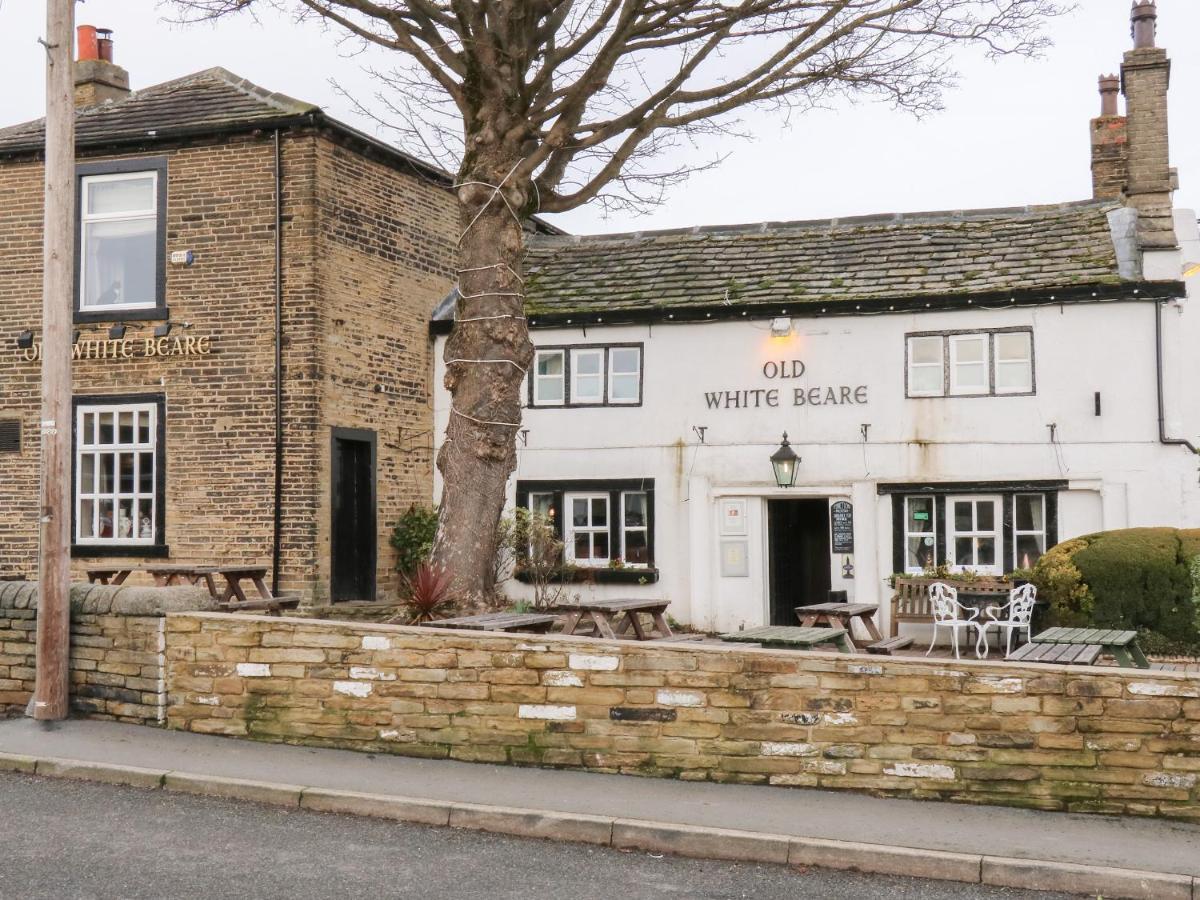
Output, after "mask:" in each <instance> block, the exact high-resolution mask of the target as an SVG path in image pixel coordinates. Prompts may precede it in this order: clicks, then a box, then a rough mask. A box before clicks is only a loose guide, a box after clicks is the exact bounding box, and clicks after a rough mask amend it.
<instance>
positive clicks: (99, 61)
mask: <svg viewBox="0 0 1200 900" xmlns="http://www.w3.org/2000/svg"><path fill="white" fill-rule="evenodd" d="M75 34H76V40H77V41H78V43H79V62H78V63H77V64H76V66H75V105H76V106H80V107H88V106H96V105H98V104H100V103H104V102H106V101H109V100H123V99H124V98H125V97H128V96H129V73H128V72H126V71H125V70H124V69H122V68H121V67H120V66H118V65H116V64H115V63H113V38H112V29H110V28H97V27H96V26H95V25H80V26H79V27H78V28H77V29H76V30H75Z"/></svg>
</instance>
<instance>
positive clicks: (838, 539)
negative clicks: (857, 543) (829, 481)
mask: <svg viewBox="0 0 1200 900" xmlns="http://www.w3.org/2000/svg"><path fill="white" fill-rule="evenodd" d="M829 520H830V523H831V526H832V528H831V530H832V532H833V546H832V547H831V548H830V549H831V550H832V552H834V553H853V552H854V507H853V506H851V505H850V503H849V501H847V500H839V501H837V503H835V504H833V506H831V507H829Z"/></svg>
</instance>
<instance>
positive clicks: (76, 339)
mask: <svg viewBox="0 0 1200 900" xmlns="http://www.w3.org/2000/svg"><path fill="white" fill-rule="evenodd" d="M82 335H83V332H82V331H79V330H78V329H76V330H75V331H74V332H73V333H72V334H71V343H72V344H78V343H79V338H80V337H81V336H82Z"/></svg>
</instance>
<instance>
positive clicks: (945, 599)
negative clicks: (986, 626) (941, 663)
mask: <svg viewBox="0 0 1200 900" xmlns="http://www.w3.org/2000/svg"><path fill="white" fill-rule="evenodd" d="M929 607H930V609H931V610H932V612H933V640H931V641H930V642H929V649H928V650H926V651H925V655H926V656H928V655H929V654H930V653H932V652H933V645H934V644H936V643H937V636H938V629H939V628H949V629H950V641H951V644H952V645H953V647H954V658H955V659H961V658H962V657H961V656H959V652H958V633H959V631H960V630H962V629H966V630H967V633H968V635H969V634H970V630H971V629H972V628H975V629H977V630H978V628H979V623H978V622H977V621H976V619H977V618H978V617H979V610H977V609H967V607H965V606H963V605H962V604H961V603H959V602H958V591H956V590H955V589H954V588H952V587H950V585H948V584H943V583H942V582H940V581H935V582H934V583H933V584H931V585H930V586H929ZM975 655H976V656H979V655H980V650H979V640H978V638H977V639H976V641H975Z"/></svg>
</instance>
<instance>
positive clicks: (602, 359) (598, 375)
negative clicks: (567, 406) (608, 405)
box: [570, 346, 608, 406]
mask: <svg viewBox="0 0 1200 900" xmlns="http://www.w3.org/2000/svg"><path fill="white" fill-rule="evenodd" d="M606 350H607V348H606V347H603V346H599V347H573V348H572V349H571V395H570V403H571V405H572V406H603V405H604V397H605V393H606V388H607V385H606V384H605V374H606V372H607V370H608V366H607V362H608V360H607V352H606ZM583 356H595V357H596V358H597V360H598V364H597V365H596V371H595V372H589V373H587V374H586V375H582V376H581V374H580V372H579V359H580V357H583ZM580 377H584V378H595V379H598V380H599V382H600V385H599V387H598V389H597V391H596V393H595V395H594V396H593V397H589V398H588V399H586V400H581V399H580V398H579V379H580Z"/></svg>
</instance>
